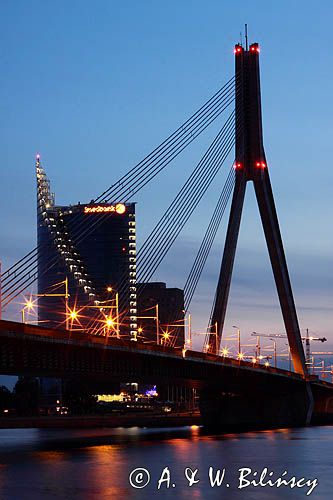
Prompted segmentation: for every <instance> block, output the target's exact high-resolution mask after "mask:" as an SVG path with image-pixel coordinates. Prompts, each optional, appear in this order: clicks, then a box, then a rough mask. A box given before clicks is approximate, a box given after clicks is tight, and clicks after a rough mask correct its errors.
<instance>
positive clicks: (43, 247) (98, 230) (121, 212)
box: [36, 156, 137, 337]
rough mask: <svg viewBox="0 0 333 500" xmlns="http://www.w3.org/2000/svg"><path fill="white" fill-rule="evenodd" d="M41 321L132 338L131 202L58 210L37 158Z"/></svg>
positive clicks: (133, 238)
mask: <svg viewBox="0 0 333 500" xmlns="http://www.w3.org/2000/svg"><path fill="white" fill-rule="evenodd" d="M36 175H37V200H38V207H37V221H38V230H37V238H38V249H39V250H38V294H39V295H40V296H39V300H38V312H39V314H38V315H39V320H40V321H43V322H45V323H47V324H48V326H52V327H61V328H64V327H66V326H67V327H69V328H71V329H76V330H79V329H85V330H86V331H90V333H95V334H102V335H103V334H108V335H118V334H119V335H120V334H123V335H126V336H128V335H130V336H132V337H135V336H136V333H137V321H136V316H137V312H136V229H135V204H134V203H126V204H123V203H116V204H110V203H94V201H91V202H90V203H88V204H80V203H78V204H77V205H69V206H58V205H56V204H55V199H54V195H52V194H51V191H50V183H49V180H48V179H47V177H46V174H45V171H44V169H43V168H42V166H41V164H40V159H39V156H37V158H36Z"/></svg>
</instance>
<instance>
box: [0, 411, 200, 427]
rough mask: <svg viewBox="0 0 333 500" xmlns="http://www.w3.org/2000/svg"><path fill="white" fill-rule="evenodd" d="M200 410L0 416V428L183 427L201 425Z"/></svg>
mask: <svg viewBox="0 0 333 500" xmlns="http://www.w3.org/2000/svg"><path fill="white" fill-rule="evenodd" d="M200 424H201V417H200V414H199V413H174V414H172V413H171V414H170V413H169V414H163V415H150V414H134V413H133V414H129V415H79V416H73V415H66V416H59V417H58V416H47V417H45V416H41V417H5V418H0V429H22V428H41V429H87V428H94V427H95V428H96V427H182V426H188V425H200Z"/></svg>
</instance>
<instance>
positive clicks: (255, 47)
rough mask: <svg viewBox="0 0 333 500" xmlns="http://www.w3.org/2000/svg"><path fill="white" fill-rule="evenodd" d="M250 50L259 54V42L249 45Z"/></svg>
mask: <svg viewBox="0 0 333 500" xmlns="http://www.w3.org/2000/svg"><path fill="white" fill-rule="evenodd" d="M250 52H256V53H257V54H259V52H260V47H259V44H258V43H252V44H251V45H250Z"/></svg>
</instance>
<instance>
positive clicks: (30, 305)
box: [21, 299, 34, 323]
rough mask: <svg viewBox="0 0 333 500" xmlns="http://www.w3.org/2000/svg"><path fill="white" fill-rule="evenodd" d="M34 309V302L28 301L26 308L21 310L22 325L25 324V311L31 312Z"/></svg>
mask: <svg viewBox="0 0 333 500" xmlns="http://www.w3.org/2000/svg"><path fill="white" fill-rule="evenodd" d="M33 307H34V304H33V302H32V301H31V299H30V300H28V301H27V302H26V304H25V306H24V307H23V309H22V310H21V314H22V323H25V310H26V309H27V310H28V312H30V311H31V309H32V308H33Z"/></svg>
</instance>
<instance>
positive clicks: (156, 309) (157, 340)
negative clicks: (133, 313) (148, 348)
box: [137, 304, 160, 345]
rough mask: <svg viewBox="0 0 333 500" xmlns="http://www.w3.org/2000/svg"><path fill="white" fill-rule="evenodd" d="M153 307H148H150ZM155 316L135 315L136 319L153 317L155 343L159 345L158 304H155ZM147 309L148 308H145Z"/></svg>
mask: <svg viewBox="0 0 333 500" xmlns="http://www.w3.org/2000/svg"><path fill="white" fill-rule="evenodd" d="M152 308H153V307H151V308H149V309H152ZM154 309H155V316H137V319H153V320H155V325H156V344H157V345H159V343H160V326H159V325H160V322H159V317H158V314H159V312H158V304H156V305H155V307H154ZM146 310H148V309H146Z"/></svg>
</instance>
